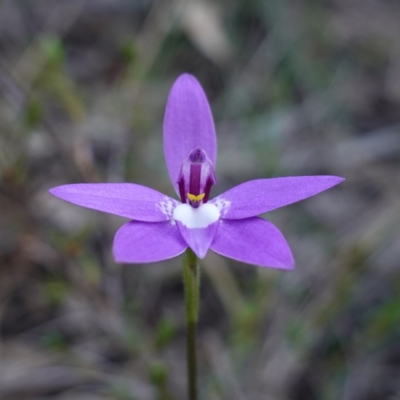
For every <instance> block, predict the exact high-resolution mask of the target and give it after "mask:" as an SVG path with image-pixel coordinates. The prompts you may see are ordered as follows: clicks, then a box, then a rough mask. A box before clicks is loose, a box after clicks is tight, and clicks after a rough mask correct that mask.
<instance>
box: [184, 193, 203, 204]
mask: <svg viewBox="0 0 400 400" xmlns="http://www.w3.org/2000/svg"><path fill="white" fill-rule="evenodd" d="M204 196H205V193H202V194H199V195H197V196H195V195H194V194H191V193H188V197H189V200H190V201H197V202H199V203H200V201H202V200H203V198H204Z"/></svg>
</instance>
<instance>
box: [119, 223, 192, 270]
mask: <svg viewBox="0 0 400 400" xmlns="http://www.w3.org/2000/svg"><path fill="white" fill-rule="evenodd" d="M186 248H187V244H186V243H185V241H184V240H183V239H182V237H181V235H180V233H179V232H178V229H177V228H176V226H175V225H173V224H172V223H171V221H166V222H150V223H149V222H140V221H131V222H128V223H127V224H125V225H123V226H122V227H121V228H120V229H119V230H118V232H117V233H116V235H115V238H114V246H113V251H114V258H115V261H117V262H120V263H152V262H157V261H161V260H166V259H169V258H173V257H176V256H178V255H179V254H182V253H183V252H184V251H185V250H186Z"/></svg>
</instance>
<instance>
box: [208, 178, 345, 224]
mask: <svg viewBox="0 0 400 400" xmlns="http://www.w3.org/2000/svg"><path fill="white" fill-rule="evenodd" d="M343 180H344V178H341V177H338V176H293V177H286V178H272V179H257V180H253V181H249V182H245V183H242V184H241V185H238V186H235V187H234V188H232V189H230V190H228V191H226V192H225V193H223V194H221V195H219V196H218V197H216V198H214V199H213V200H212V201H211V203H212V204H215V205H216V206H217V207H218V208H219V210H220V212H221V217H222V218H228V219H242V218H249V217H254V216H256V215H260V214H262V213H265V212H267V211H271V210H274V209H276V208H280V207H283V206H286V205H288V204H292V203H295V202H297V201H300V200H303V199H306V198H307V197H311V196H314V195H316V194H318V193H320V192H323V191H324V190H327V189H329V188H331V187H332V186H335V185H337V184H339V183H340V182H342V181H343Z"/></svg>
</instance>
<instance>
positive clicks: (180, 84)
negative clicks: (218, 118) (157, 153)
mask: <svg viewBox="0 0 400 400" xmlns="http://www.w3.org/2000/svg"><path fill="white" fill-rule="evenodd" d="M194 147H200V148H201V149H203V150H204V151H205V152H206V153H207V155H208V157H209V158H210V160H211V162H212V163H213V165H214V166H215V164H216V159H217V138H216V134H215V127H214V120H213V116H212V114H211V109H210V105H209V103H208V100H207V97H206V95H205V93H204V90H203V88H202V87H201V85H200V83H199V82H198V81H197V79H196V78H195V77H194V76H192V75H190V74H183V75H181V76H179V77H178V79H177V80H176V81H175V83H174V85H173V86H172V89H171V91H170V93H169V97H168V102H167V107H166V110H165V116H164V155H165V161H166V164H167V168H168V172H169V176H170V178H171V182H172V184H173V185H174V188H175V190H176V193H177V194H179V189H178V184H177V182H178V178H179V173H180V170H181V165H182V162H183V160H184V159H185V158H186V157H187V155H188V154H189V152H190V151H191V150H192V149H193V148H194Z"/></svg>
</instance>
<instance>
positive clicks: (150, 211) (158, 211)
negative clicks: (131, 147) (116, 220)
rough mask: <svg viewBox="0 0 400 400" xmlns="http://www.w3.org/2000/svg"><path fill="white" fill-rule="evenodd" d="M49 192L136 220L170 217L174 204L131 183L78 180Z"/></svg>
mask: <svg viewBox="0 0 400 400" xmlns="http://www.w3.org/2000/svg"><path fill="white" fill-rule="evenodd" d="M49 192H50V193H51V194H53V195H54V196H57V197H59V198H60V199H63V200H65V201H68V202H70V203H73V204H77V205H78V206H82V207H87V208H92V209H94V210H98V211H104V212H108V213H111V214H116V215H120V216H122V217H127V218H130V219H136V220H138V221H149V222H155V221H165V220H168V219H171V218H172V213H173V210H174V208H175V206H176V205H177V204H178V202H177V201H176V200H174V199H171V198H170V197H168V196H165V195H164V194H162V193H160V192H157V191H156V190H153V189H150V188H148V187H145V186H141V185H136V184H134V183H78V184H72V185H62V186H57V187H55V188H52V189H50V190H49Z"/></svg>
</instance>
